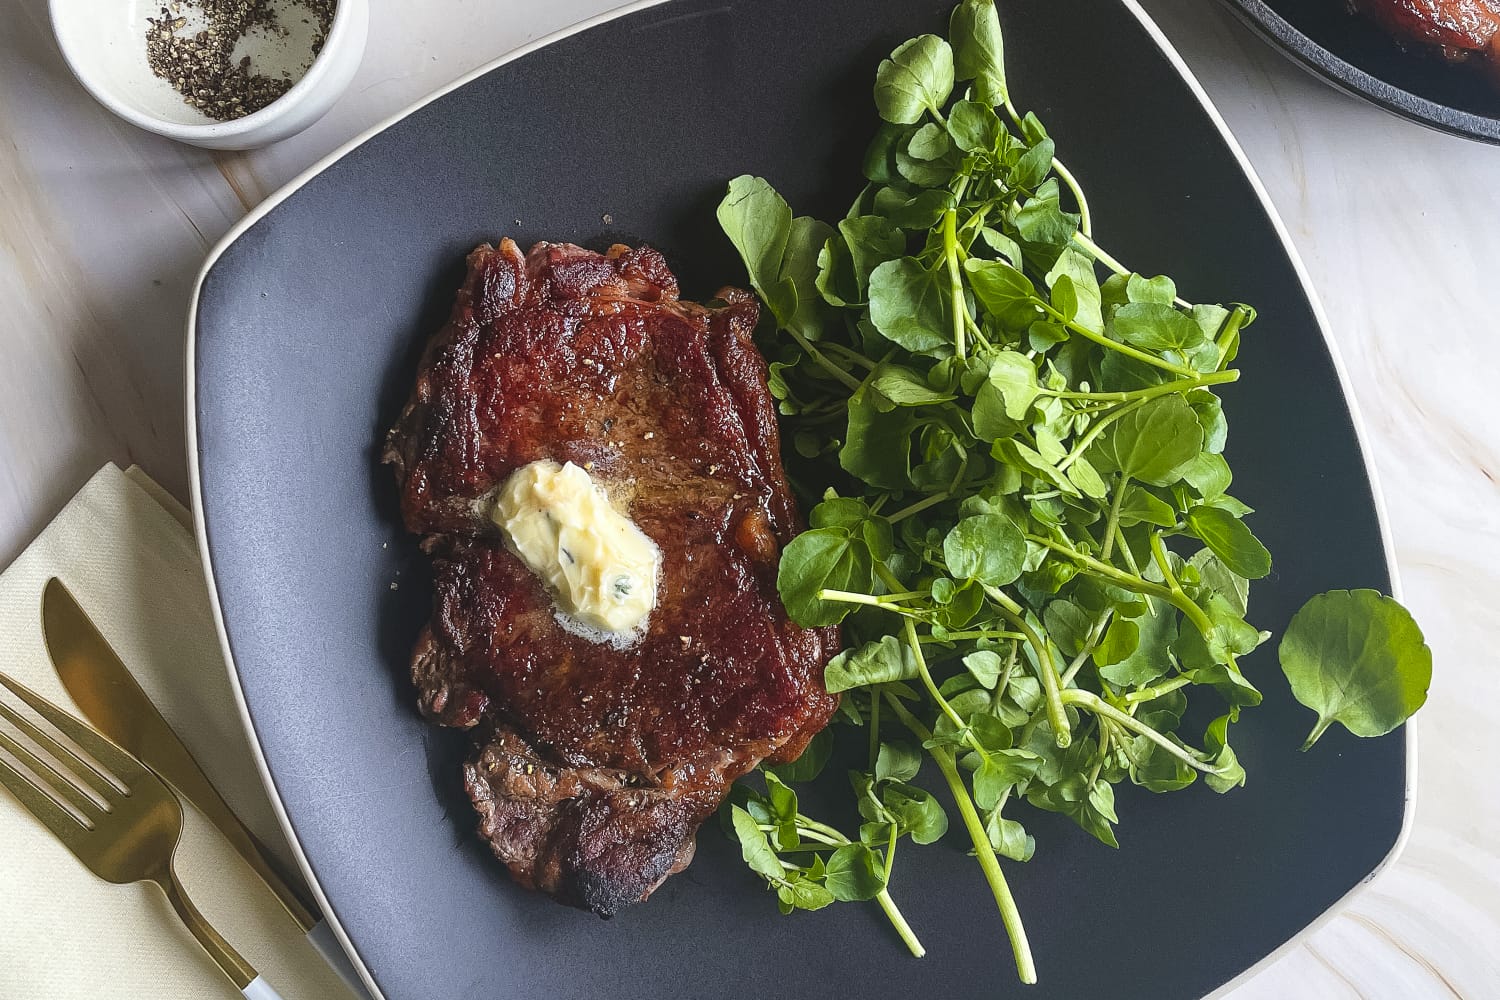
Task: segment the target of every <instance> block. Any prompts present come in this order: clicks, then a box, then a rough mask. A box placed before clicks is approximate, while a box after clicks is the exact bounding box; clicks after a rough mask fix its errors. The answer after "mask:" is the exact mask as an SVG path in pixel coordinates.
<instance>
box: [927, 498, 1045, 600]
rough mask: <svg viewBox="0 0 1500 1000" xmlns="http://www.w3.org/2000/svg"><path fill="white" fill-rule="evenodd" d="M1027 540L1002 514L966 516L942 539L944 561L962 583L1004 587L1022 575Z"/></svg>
mask: <svg viewBox="0 0 1500 1000" xmlns="http://www.w3.org/2000/svg"><path fill="white" fill-rule="evenodd" d="M1025 559H1026V540H1025V539H1024V538H1023V537H1022V536H1021V529H1020V528H1017V527H1016V523H1015V522H1014V521H1012V520H1011V519H1010V518H1008V517H1006V516H1005V515H1003V514H981V515H978V516H975V517H966V518H964V519H963V520H961V521H959V522H958V523H957V524H956V525H954V526H953V530H951V531H950V532H948V535H947V537H946V538H944V539H943V562H944V563H945V564H946V565H947V567H948V572H949V573H952V574H953V575H954V576H955V577H957V578H958V579H960V580H978V581H979V582H980V583H983V584H988V585H989V586H991V587H1003V586H1004V585H1006V584H1008V583H1011V582H1013V581H1014V580H1015V579H1016V578H1017V577H1019V576H1020V575H1021V569H1022V564H1023V563H1024V562H1025Z"/></svg>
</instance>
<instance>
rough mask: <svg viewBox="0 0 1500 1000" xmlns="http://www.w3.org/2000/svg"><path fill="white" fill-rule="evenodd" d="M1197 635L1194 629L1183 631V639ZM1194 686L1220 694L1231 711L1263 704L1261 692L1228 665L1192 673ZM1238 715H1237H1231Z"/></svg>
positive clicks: (1214, 665)
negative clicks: (1207, 688)
mask: <svg viewBox="0 0 1500 1000" xmlns="http://www.w3.org/2000/svg"><path fill="white" fill-rule="evenodd" d="M1190 634H1191V635H1196V634H1197V633H1196V632H1194V631H1193V630H1192V629H1190V628H1187V629H1183V630H1182V635H1183V637H1187V636H1188V635H1190ZM1189 676H1190V677H1191V678H1192V681H1193V683H1194V684H1204V685H1207V686H1209V687H1211V688H1213V689H1214V690H1215V691H1217V692H1218V693H1219V697H1221V698H1223V699H1224V703H1225V704H1226V705H1228V706H1229V707H1230V708H1231V709H1240V708H1244V707H1254V706H1256V705H1259V704H1260V703H1261V698H1262V695H1261V693H1260V690H1259V689H1258V688H1257V687H1256V686H1255V685H1254V684H1251V683H1250V680H1249V678H1247V677H1246V676H1245V675H1244V674H1242V673H1240V672H1239V671H1238V670H1237V669H1235V668H1234V667H1232V666H1230V665H1229V664H1227V663H1215V664H1212V665H1210V666H1207V667H1200V668H1198V669H1196V670H1193V671H1191V672H1190V674H1189ZM1231 714H1236V713H1231Z"/></svg>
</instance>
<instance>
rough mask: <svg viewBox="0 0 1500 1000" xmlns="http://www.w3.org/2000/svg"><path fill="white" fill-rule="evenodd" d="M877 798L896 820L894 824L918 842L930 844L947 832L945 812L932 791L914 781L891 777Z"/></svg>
mask: <svg viewBox="0 0 1500 1000" xmlns="http://www.w3.org/2000/svg"><path fill="white" fill-rule="evenodd" d="M880 801H881V803H882V804H883V805H884V806H885V808H886V810H887V811H889V813H890V814H891V816H892V817H894V818H895V820H896V828H897V829H898V830H900V831H901V832H902V833H905V834H909V835H910V836H911V839H912V840H913V841H914V842H915V843H918V844H932V843H936V842H937V841H938V840H940V839H942V836H943V834H945V833H947V832H948V814H947V813H945V812H943V807H942V805H941V804H940V803H939V802H938V800H937V799H935V798H933V797H932V793H931V792H928V791H927V790H926V789H924V788H918V787H917V786H916V785H908V784H906V783H905V782H902V781H892V782H890V783H889V784H887V785H886V786H885V789H884V790H883V791H882V792H881V794H880Z"/></svg>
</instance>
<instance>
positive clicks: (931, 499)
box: [886, 490, 952, 524]
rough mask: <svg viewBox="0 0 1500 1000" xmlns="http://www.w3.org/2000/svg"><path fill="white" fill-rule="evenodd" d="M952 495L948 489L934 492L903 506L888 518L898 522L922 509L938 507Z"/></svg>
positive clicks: (920, 511)
mask: <svg viewBox="0 0 1500 1000" xmlns="http://www.w3.org/2000/svg"><path fill="white" fill-rule="evenodd" d="M950 496H952V494H951V493H949V492H948V491H947V490H944V491H943V492H941V493H934V494H932V495H931V496H928V497H923V498H922V499H921V500H918V501H917V502H916V503H914V504H912V505H911V506H910V507H903V508H901V509H900V510H898V511H896V513H894V514H892V515H890V516H889V517H887V518H886V520H887V521H889V522H890V523H891V524H898V523H900V522H901V521H904V520H906V519H907V518H908V517H911V516H912V515H913V514H920V513H922V511H924V510H926V509H927V508H929V507H936V506H937V505H938V504H940V503H942V502H943V501H944V500H947V499H948V498H949V497H950Z"/></svg>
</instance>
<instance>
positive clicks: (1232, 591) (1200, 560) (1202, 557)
mask: <svg viewBox="0 0 1500 1000" xmlns="http://www.w3.org/2000/svg"><path fill="white" fill-rule="evenodd" d="M1188 565H1189V566H1191V567H1193V568H1194V569H1196V570H1197V571H1198V579H1199V581H1200V584H1201V586H1203V587H1206V588H1207V589H1208V590H1211V591H1213V592H1214V593H1216V594H1218V595H1219V596H1220V597H1223V598H1224V599H1225V600H1226V601H1228V602H1229V605H1230V607H1232V608H1234V610H1235V611H1236V612H1237V613H1238V614H1239V615H1240V616H1241V617H1243V616H1244V615H1245V613H1246V612H1247V611H1248V610H1249V607H1250V581H1249V580H1247V579H1245V578H1244V577H1243V576H1240V575H1239V574H1238V573H1235V572H1234V571H1233V570H1231V569H1230V568H1229V567H1228V566H1225V565H1224V564H1223V562H1221V561H1220V560H1219V557H1218V556H1216V555H1214V553H1213V551H1212V550H1211V549H1199V550H1198V551H1197V552H1194V553H1193V557H1192V558H1191V559H1189V560H1188Z"/></svg>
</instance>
